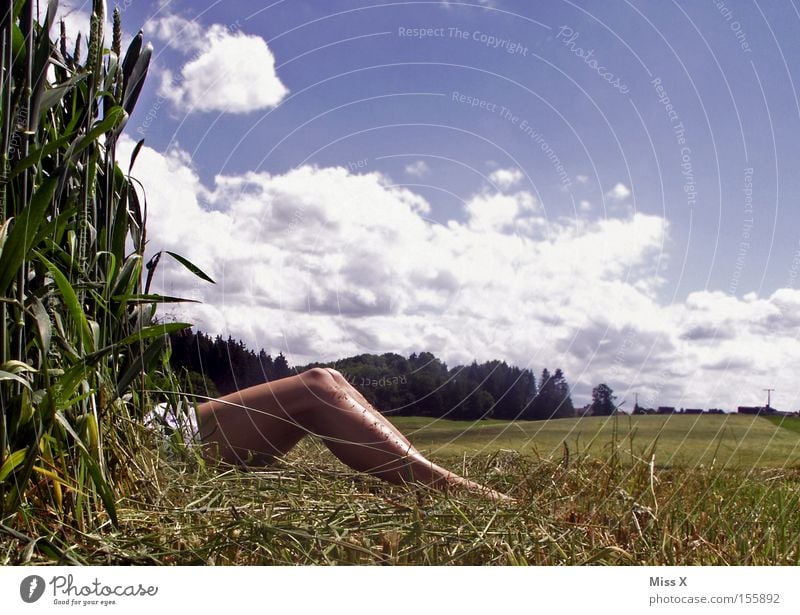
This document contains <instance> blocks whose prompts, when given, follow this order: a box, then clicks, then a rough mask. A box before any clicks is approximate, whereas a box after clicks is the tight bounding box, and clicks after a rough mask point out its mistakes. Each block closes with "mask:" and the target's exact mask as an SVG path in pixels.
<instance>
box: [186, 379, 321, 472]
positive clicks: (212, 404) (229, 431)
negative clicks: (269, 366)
mask: <svg viewBox="0 0 800 615" xmlns="http://www.w3.org/2000/svg"><path fill="white" fill-rule="evenodd" d="M308 397H309V391H308V387H307V386H306V385H305V384H304V383H303V381H302V380H301V378H300V376H291V377H289V378H283V379H281V380H277V381H275V382H270V383H265V384H261V385H257V386H254V387H250V388H248V389H244V390H242V391H237V392H235V393H231V394H230V395H226V396H224V397H221V398H219V399H215V400H212V401H209V402H206V403H204V404H201V405H200V406H199V407H198V409H197V417H198V422H199V424H200V438H201V441H202V444H203V450H204V452H205V455H206V457H207V458H209V459H219V460H221V461H224V462H227V463H232V464H237V465H246V466H258V465H266V464H268V463H271V462H272V461H274V459H275V457H278V456H280V455H283V454H285V453H286V452H288V451H289V450H290V449H291V448H292V447H293V446H294V445H295V444H297V442H298V441H299V440H300V439H301V438H302V437H303V436H304V435H305V434H306V430H305V429H303V428H302V427H301V426H300V425H299V423H298V422H297V420H296V416H297V415H298V413H300V412H302V411H303V409H304V408H307V407H308V405H309V400H308Z"/></svg>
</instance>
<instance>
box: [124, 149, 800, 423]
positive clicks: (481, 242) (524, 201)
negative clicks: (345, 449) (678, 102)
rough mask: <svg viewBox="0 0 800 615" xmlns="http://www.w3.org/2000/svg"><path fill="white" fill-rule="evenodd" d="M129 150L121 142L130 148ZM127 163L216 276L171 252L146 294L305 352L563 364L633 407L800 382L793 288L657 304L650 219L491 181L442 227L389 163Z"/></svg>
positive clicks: (171, 241)
mask: <svg viewBox="0 0 800 615" xmlns="http://www.w3.org/2000/svg"><path fill="white" fill-rule="evenodd" d="M132 147H133V141H132V140H131V139H128V138H125V139H123V140H122V141H121V143H120V147H119V153H120V157H121V159H122V160H124V159H126V158H127V156H128V153H129V151H130V150H131V148H132ZM134 174H135V175H136V176H137V177H139V178H140V179H141V180H142V181H143V182H144V185H145V187H146V189H147V197H148V202H149V204H150V205H149V223H150V226H149V235H150V249H151V250H163V249H167V250H173V251H176V252H178V253H180V254H183V255H185V256H186V257H187V258H189V259H190V260H192V261H193V262H195V263H196V264H197V265H198V266H200V267H201V268H202V269H204V270H205V271H207V272H208V273H209V274H210V275H211V276H212V277H214V278H215V279H216V280H217V282H218V283H217V285H216V286H211V285H209V284H206V283H204V282H202V281H199V280H197V279H196V278H194V277H193V276H192V275H191V274H190V273H189V272H187V271H185V270H184V269H183V268H181V267H180V266H178V265H175V264H171V263H169V262H168V261H165V260H162V263H161V265H160V266H159V267H160V269H159V274H158V276H157V279H156V284H157V289H154V290H159V291H161V292H167V293H169V294H178V295H183V296H188V297H190V298H194V299H201V300H203V301H204V303H203V304H201V305H193V304H188V305H186V306H183V307H181V308H173V309H180V310H181V313H180V314H176V316H178V315H179V316H180V317H182V318H189V319H191V320H193V321H194V322H196V323H198V325H199V326H200V327H201V328H202V329H203V330H205V331H208V332H209V333H212V334H217V333H219V334H222V335H228V334H230V335H233V336H234V337H240V338H242V339H244V340H245V341H246V342H247V343H248V345H250V346H251V347H254V348H261V347H262V346H263V347H264V348H266V349H267V350H268V351H270V352H273V353H275V352H277V351H278V350H282V351H283V352H284V353H286V354H287V355H288V356H289V358H290V360H291V361H293V362H295V363H304V362H308V361H311V360H327V359H334V358H342V357H345V356H350V355H354V354H358V353H363V352H376V353H383V352H399V353H404V354H408V353H411V352H419V351H421V350H430V351H432V352H434V353H436V354H437V355H438V356H441V357H442V358H443V359H445V360H446V361H447V362H448V363H450V364H455V363H457V362H465V361H471V360H472V359H477V360H479V361H481V360H488V359H493V358H499V359H503V360H506V361H509V362H511V363H514V364H516V365H520V366H530V367H532V368H533V369H535V370H537V372H538V370H540V369H541V368H542V367H544V366H547V367H550V368H555V367H561V368H563V369H564V371H565V373H566V375H567V378H568V380H569V381H570V383H571V384H573V385H575V386H576V388H577V391H578V392H579V393H578V394H577V395H576V401H579V402H584V401H586V396H587V395H588V393H589V392H590V390H591V387H592V386H595V385H597V384H598V383H600V382H607V383H608V384H609V385H610V386H612V388H614V389H615V392H616V393H617V395H618V396H619V399H620V400H622V399H625V398H626V397H627V398H629V399H632V395H633V391H637V392H638V393H639V395H640V403H641V404H649V405H673V406H677V407H680V406H684V407H711V406H712V405H713V406H722V407H727V408H735V406H736V405H737V404H755V403H758V402H759V401H760V400H761V397H760V395H761V389H763V388H765V387H767V386H769V387H775V388H776V389H780V390H782V391H784V392H786V394H787V396H788V394H789V392H793V391H795V390H796V374H795V373H794V371H795V370H794V366H796V365H797V364H798V363H800V344H797V342H796V335H797V333H796V332H797V331H798V330H800V316H798V315H800V291H798V290H790V289H782V290H779V291H777V292H775V293H773V294H772V295H771V296H769V297H762V298H759V297H757V296H755V295H748V297H747V299H739V298H736V297H732V296H730V295H726V294H724V293H721V292H711V291H702V292H696V293H692V294H691V295H689V297H688V298H687V299H686V300H685V301H684V302H682V303H675V304H673V305H662V304H661V303H660V302H659V300H658V292H659V289H661V288H662V285H663V284H664V280H663V279H662V278H661V277H660V276H659V274H658V271H659V264H660V263H661V262H663V260H664V253H663V246H664V244H665V242H666V241H667V240H668V230H669V227H668V224H667V222H666V220H664V219H663V218H661V217H658V216H652V215H645V214H642V213H634V214H631V215H629V216H626V217H623V218H605V219H601V220H596V221H592V220H586V219H559V220H557V221H553V220H549V221H548V220H547V219H545V218H544V217H543V215H542V214H541V213H540V211H539V210H538V207H537V204H536V202H535V200H533V197H532V196H531V195H530V194H528V193H525V192H520V193H516V194H498V193H481V194H478V195H475V196H474V197H472V198H471V199H469V200H468V202H467V205H466V210H467V219H466V220H465V221H464V222H458V221H450V222H448V223H447V224H434V223H432V222H430V221H429V220H427V219H426V217H425V213H426V212H427V211H428V210H429V206H428V204H427V202H426V201H425V200H424V199H423V198H421V197H420V196H419V195H416V194H414V193H413V192H410V191H409V190H407V189H403V188H399V187H396V186H392V185H391V182H390V180H389V179H388V178H387V177H385V176H383V175H381V174H379V173H375V172H373V173H367V174H361V175H353V174H351V173H349V172H348V171H347V170H346V169H344V168H338V167H337V168H318V167H313V166H303V167H300V168H297V169H294V170H292V171H289V172H287V173H285V174H281V175H270V174H267V173H255V172H251V173H247V174H244V175H239V176H218V177H216V178H215V181H214V184H213V185H212V186H204V185H203V184H202V182H200V180H199V178H198V176H197V174H196V173H195V172H194V171H193V170H192V168H191V165H190V162H189V158H188V156H187V155H186V154H185V153H184V152H181V151H180V150H177V149H176V150H173V151H172V152H171V153H168V154H160V153H158V152H156V151H154V150H152V149H150V148H149V147H146V146H145V147H144V148H143V149H142V151H141V153H140V155H139V158H138V160H137V164H136V167H135V168H134ZM787 399H788V397H787ZM792 399H794V398H792ZM788 403H789V402H787V404H788ZM794 405H797V404H796V403H795V404H794Z"/></svg>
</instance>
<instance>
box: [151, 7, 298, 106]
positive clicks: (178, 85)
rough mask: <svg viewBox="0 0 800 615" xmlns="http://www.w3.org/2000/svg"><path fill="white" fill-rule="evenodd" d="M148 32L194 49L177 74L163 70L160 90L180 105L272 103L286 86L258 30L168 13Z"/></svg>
mask: <svg viewBox="0 0 800 615" xmlns="http://www.w3.org/2000/svg"><path fill="white" fill-rule="evenodd" d="M151 26H152V28H153V36H154V37H155V38H157V39H159V40H162V41H164V42H165V43H166V44H167V46H169V47H172V48H173V49H175V50H178V51H180V52H182V53H190V52H191V53H193V55H192V57H191V58H190V59H189V60H188V61H187V62H186V63H185V64H184V65H183V66H182V67H181V69H180V71H179V72H178V74H177V75H176V74H175V73H174V72H173V71H171V70H168V69H165V70H164V71H163V77H162V83H161V86H160V88H159V93H160V94H161V96H164V97H165V98H167V99H169V100H170V101H172V103H173V105H174V106H175V107H179V108H181V111H185V112H188V111H192V110H194V111H221V112H227V113H249V112H251V111H257V110H260V109H269V108H271V107H275V106H277V105H278V104H279V103H280V102H281V101H282V100H283V99H284V97H285V96H286V95H287V94H288V92H289V91H288V89H287V88H286V86H285V85H284V84H283V83H282V82H281V80H280V78H279V77H278V75H277V73H276V72H275V57H274V56H273V55H272V52H271V51H270V49H269V47H268V46H267V43H266V41H264V39H263V38H261V37H260V36H255V35H248V34H245V33H243V32H240V31H232V30H229V29H228V28H225V27H224V26H222V25H219V24H214V25H212V26H210V27H209V28H204V27H203V26H201V25H200V24H198V23H197V22H193V21H189V20H187V19H183V18H182V17H178V16H176V15H170V16H167V17H163V18H160V19H158V20H156V21H154V22H153V23H152V24H151Z"/></svg>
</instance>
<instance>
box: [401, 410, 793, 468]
mask: <svg viewBox="0 0 800 615" xmlns="http://www.w3.org/2000/svg"><path fill="white" fill-rule="evenodd" d="M392 421H393V422H394V423H395V424H397V425H398V426H400V427H401V430H402V431H403V432H404V433H407V434H410V435H409V437H410V438H411V439H412V440H413V442H414V444H415V446H417V447H418V448H420V449H421V450H422V451H423V452H425V453H430V454H432V455H434V456H437V457H459V456H462V455H474V454H491V453H494V452H496V451H503V450H510V451H516V452H518V453H521V454H526V455H532V456H533V457H537V458H543V459H551V458H552V457H553V456H554V455H555V456H560V455H562V454H563V453H564V451H565V450H568V451H569V454H573V455H578V456H588V457H590V458H593V459H603V458H605V457H606V456H607V455H608V454H609V451H610V447H612V445H613V446H614V447H615V448H616V449H617V452H618V454H619V455H620V460H621V461H622V462H627V463H635V461H637V460H642V459H643V460H644V461H646V462H648V463H649V462H650V461H651V455H652V456H653V459H654V462H655V464H656V466H657V467H696V466H700V465H702V466H710V467H726V468H739V469H743V470H747V469H750V468H787V467H794V468H798V467H800V439H799V438H798V431H800V429H798V424H800V421H798V420H797V419H791V418H787V419H782V418H781V417H770V418H769V419H765V418H763V417H758V416H755V415H740V414H729V415H720V414H704V415H682V414H673V415H654V416H642V415H637V416H630V415H617V416H611V417H586V418H582V419H558V420H553V421H516V422H507V421H493V420H486V421H480V422H477V423H473V422H459V421H441V420H440V421H437V420H432V419H426V418H421V417H397V418H395V419H392ZM782 423H783V424H782ZM792 429H794V430H795V431H792Z"/></svg>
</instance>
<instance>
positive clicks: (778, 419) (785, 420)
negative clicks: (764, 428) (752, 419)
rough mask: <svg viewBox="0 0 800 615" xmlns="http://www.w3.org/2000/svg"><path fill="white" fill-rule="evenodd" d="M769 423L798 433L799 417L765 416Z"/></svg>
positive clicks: (799, 430)
mask: <svg viewBox="0 0 800 615" xmlns="http://www.w3.org/2000/svg"><path fill="white" fill-rule="evenodd" d="M764 418H765V419H767V420H768V421H769V422H770V423H772V424H773V425H777V426H778V427H783V428H784V429H788V430H789V431H794V432H795V433H800V417H795V416H765V417H764Z"/></svg>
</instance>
